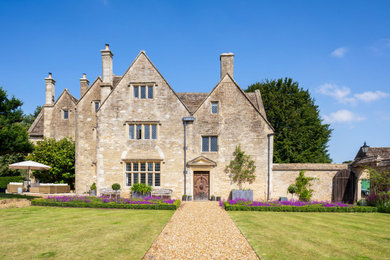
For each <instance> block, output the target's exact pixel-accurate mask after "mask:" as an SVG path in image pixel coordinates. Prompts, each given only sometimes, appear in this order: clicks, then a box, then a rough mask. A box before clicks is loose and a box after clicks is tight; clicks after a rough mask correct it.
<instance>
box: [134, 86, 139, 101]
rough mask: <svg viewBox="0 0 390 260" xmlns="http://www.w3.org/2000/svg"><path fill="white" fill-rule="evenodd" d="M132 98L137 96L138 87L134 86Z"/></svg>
mask: <svg viewBox="0 0 390 260" xmlns="http://www.w3.org/2000/svg"><path fill="white" fill-rule="evenodd" d="M134 98H139V87H138V86H134Z"/></svg>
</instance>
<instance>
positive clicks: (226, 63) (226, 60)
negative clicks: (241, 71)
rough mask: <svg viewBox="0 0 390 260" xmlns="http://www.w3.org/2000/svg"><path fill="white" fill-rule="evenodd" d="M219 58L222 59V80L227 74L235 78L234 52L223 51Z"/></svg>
mask: <svg viewBox="0 0 390 260" xmlns="http://www.w3.org/2000/svg"><path fill="white" fill-rule="evenodd" d="M219 60H220V61H221V80H222V79H223V77H225V75H226V74H229V75H230V77H232V78H233V67H234V64H233V60H234V53H231V52H229V53H222V54H221V56H220V58H219Z"/></svg>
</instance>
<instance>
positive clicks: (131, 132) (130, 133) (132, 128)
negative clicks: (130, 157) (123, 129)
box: [129, 125, 134, 139]
mask: <svg viewBox="0 0 390 260" xmlns="http://www.w3.org/2000/svg"><path fill="white" fill-rule="evenodd" d="M129 138H130V139H134V125H129Z"/></svg>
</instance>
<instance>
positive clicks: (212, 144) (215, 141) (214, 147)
mask: <svg viewBox="0 0 390 260" xmlns="http://www.w3.org/2000/svg"><path fill="white" fill-rule="evenodd" d="M210 139H211V140H210V141H211V142H210V152H217V151H218V137H217V136H212V137H210Z"/></svg>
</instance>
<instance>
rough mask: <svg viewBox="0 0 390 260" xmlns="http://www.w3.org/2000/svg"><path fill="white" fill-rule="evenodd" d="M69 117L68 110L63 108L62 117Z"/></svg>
mask: <svg viewBox="0 0 390 260" xmlns="http://www.w3.org/2000/svg"><path fill="white" fill-rule="evenodd" d="M68 118H69V110H64V119H68Z"/></svg>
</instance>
